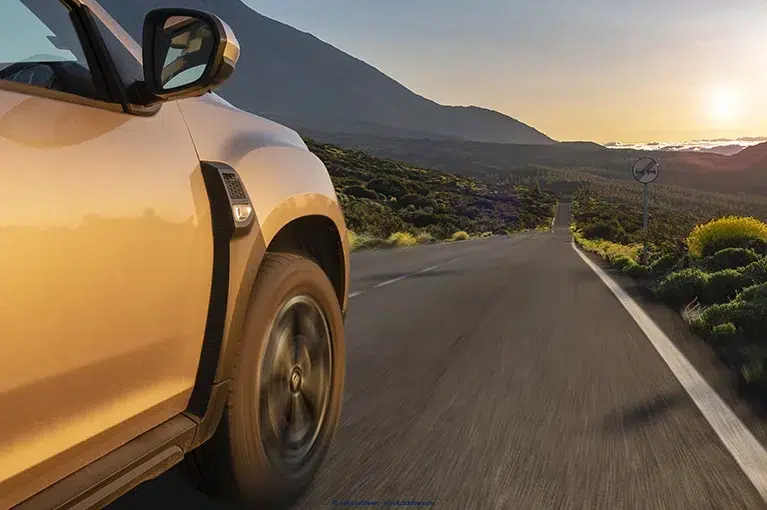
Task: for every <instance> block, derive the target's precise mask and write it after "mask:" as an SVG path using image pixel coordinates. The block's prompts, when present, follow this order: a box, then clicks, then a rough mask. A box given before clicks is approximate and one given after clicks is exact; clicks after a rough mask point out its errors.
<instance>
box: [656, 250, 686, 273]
mask: <svg viewBox="0 0 767 510" xmlns="http://www.w3.org/2000/svg"><path fill="white" fill-rule="evenodd" d="M681 258H682V255H681V254H679V253H664V254H662V255H660V256H659V257H656V258H655V260H653V262H652V264H650V271H652V272H653V273H656V274H661V273H665V272H668V271H670V270H671V269H672V268H673V267H674V266H675V265H676V264H677V263H678V262H679V261H680V260H681ZM679 269H682V268H679Z"/></svg>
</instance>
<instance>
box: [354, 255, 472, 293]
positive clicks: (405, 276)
mask: <svg viewBox="0 0 767 510" xmlns="http://www.w3.org/2000/svg"><path fill="white" fill-rule="evenodd" d="M459 258H460V257H456V258H454V259H452V260H449V261H447V262H445V263H443V264H436V265H434V266H429V267H427V268H426V269H421V270H420V271H416V272H415V273H409V274H405V275H402V276H398V277H397V278H392V279H391V280H386V281H385V282H381V283H377V284H375V285H373V288H374V289H379V288H381V287H386V286H387V285H391V284H392V283H397V282H399V281H402V280H404V279H405V278H410V277H411V276H415V275H418V274H422V273H427V272H429V271H433V270H435V269H437V268H438V267H442V266H447V265H448V264H452V263H453V262H455V261H456V260H458V259H459ZM363 292H365V291H364V290H360V291H357V292H352V293H351V294H349V299H351V298H353V297H356V296H359V295H360V294H362V293H363Z"/></svg>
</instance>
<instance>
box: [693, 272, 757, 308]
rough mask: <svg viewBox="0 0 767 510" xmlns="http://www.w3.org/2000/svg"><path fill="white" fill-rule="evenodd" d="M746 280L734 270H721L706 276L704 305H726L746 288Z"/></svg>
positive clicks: (747, 282)
mask: <svg viewBox="0 0 767 510" xmlns="http://www.w3.org/2000/svg"><path fill="white" fill-rule="evenodd" d="M748 284H749V281H748V279H747V278H746V277H745V276H743V275H742V274H741V273H740V272H738V271H736V270H735V269H723V270H722V271H717V272H716V273H711V274H710V275H708V278H707V281H706V289H705V292H704V293H703V297H704V301H705V302H706V303H726V302H728V301H730V300H731V299H733V298H735V296H736V294H737V293H738V291H740V290H742V289H743V288H744V287H746V286H748Z"/></svg>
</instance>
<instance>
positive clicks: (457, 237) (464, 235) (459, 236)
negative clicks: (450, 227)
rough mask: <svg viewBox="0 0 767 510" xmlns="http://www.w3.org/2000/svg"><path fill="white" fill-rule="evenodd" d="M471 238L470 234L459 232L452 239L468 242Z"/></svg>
mask: <svg viewBox="0 0 767 510" xmlns="http://www.w3.org/2000/svg"><path fill="white" fill-rule="evenodd" d="M468 238H469V234H467V233H466V232H464V231H463V230H459V231H458V232H456V233H455V234H453V235H452V237H450V240H451V241H466V240H467V239H468Z"/></svg>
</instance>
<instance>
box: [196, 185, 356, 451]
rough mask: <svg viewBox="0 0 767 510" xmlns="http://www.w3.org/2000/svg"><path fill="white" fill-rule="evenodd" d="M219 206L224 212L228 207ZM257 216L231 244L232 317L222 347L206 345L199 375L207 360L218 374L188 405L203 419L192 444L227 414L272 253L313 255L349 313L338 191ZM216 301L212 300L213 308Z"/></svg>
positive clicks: (201, 384) (228, 300)
mask: <svg viewBox="0 0 767 510" xmlns="http://www.w3.org/2000/svg"><path fill="white" fill-rule="evenodd" d="M240 176H241V178H242V181H243V183H244V184H245V185H246V187H247V189H248V193H249V194H250V195H251V200H252V202H253V203H254V206H255V209H256V211H257V213H258V193H253V192H251V189H254V188H253V186H248V180H249V179H248V178H247V174H245V175H243V173H241V174H240ZM212 191H213V192H215V190H209V195H210V196H211V210H212V211H215V210H216V207H215V206H214V203H213V201H214V200H219V201H220V200H222V199H223V198H225V196H224V195H221V194H220V193H219V197H218V198H216V197H215V193H211V192H212ZM254 195H255V196H254ZM218 210H219V211H220V213H219V214H222V212H223V208H221V207H219V208H218ZM227 212H228V207H227ZM257 219H258V221H256V222H254V224H253V226H252V228H251V230H250V232H249V233H248V234H246V235H244V236H242V237H235V238H234V239H232V240H231V241H230V242H229V243H228V246H227V249H226V251H227V253H226V257H225V258H226V260H225V262H226V265H227V266H228V278H227V279H228V293H227V296H226V297H225V298H223V297H222V299H223V301H224V303H223V307H224V308H225V311H226V312H225V313H226V317H225V322H224V324H223V333H222V334H220V338H221V340H220V343H219V345H220V347H219V348H218V349H217V350H216V352H213V350H212V349H209V350H207V351H206V350H205V349H203V352H202V356H201V359H200V367H201V370H200V371H199V372H198V375H199V373H201V372H202V371H203V367H204V366H205V365H207V367H208V368H207V371H208V374H210V372H211V370H213V367H214V366H215V376H214V378H213V380H212V382H211V381H210V375H208V380H207V381H201V380H200V378H199V377H198V380H197V384H196V385H195V392H194V393H193V394H192V398H191V399H190V404H189V406H188V408H187V415H188V416H190V417H192V418H196V420H197V421H198V422H199V424H198V430H197V433H196V434H195V439H194V442H193V444H192V448H194V447H196V446H198V445H200V444H202V443H203V442H205V441H207V440H208V439H209V438H210V437H211V436H212V435H213V433H214V432H215V429H216V427H217V426H218V423H219V421H220V419H221V415H222V413H223V410H224V407H225V403H226V399H227V395H228V392H229V387H230V382H231V377H232V372H233V367H234V361H235V357H236V354H237V350H238V348H239V343H240V339H241V337H242V330H243V326H244V322H245V319H246V316H247V311H248V310H247V308H248V303H249V301H250V296H251V293H252V290H253V287H254V285H255V282H256V277H257V275H258V271H259V269H260V267H261V263H262V262H263V260H264V257H265V256H266V255H267V254H268V253H270V252H280V251H284V252H289V253H295V254H299V255H304V256H307V257H309V258H311V259H313V260H314V261H315V262H316V263H317V264H318V265H319V266H320V267H321V268H322V269H323V271H325V273H326V274H327V275H328V278H329V279H330V281H331V283H332V284H333V287H334V289H335V291H336V295H337V296H338V299H339V304H340V306H341V310H342V311H343V312H344V313H345V311H346V307H347V305H348V298H347V295H348V287H349V245H348V240H347V236H346V224H345V222H344V218H343V214H342V212H341V209H340V205H339V204H338V202H337V200H336V197H335V195H334V194H333V196H332V197H331V196H328V195H327V194H324V193H316V192H307V193H301V194H299V195H295V196H291V197H288V198H286V199H285V200H283V201H281V202H280V203H279V204H278V205H277V206H276V207H274V208H273V209H272V210H271V211H270V212H269V213H268V214H267V215H266V217H265V218H263V219H262V217H260V216H258V217H257ZM222 251H223V250H222ZM222 258H223V257H222ZM221 262H222V261H219V263H221ZM214 272H215V269H214ZM214 298H215V296H214ZM215 306H216V305H215V303H214V301H213V300H212V301H211V308H214V307H215ZM221 306H222V305H221V304H219V305H218V307H219V308H220V307H221Z"/></svg>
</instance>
